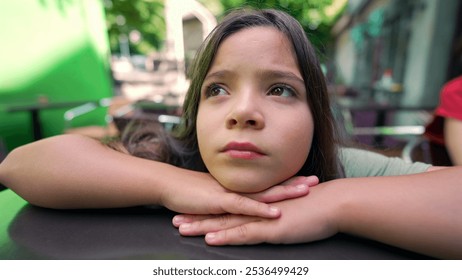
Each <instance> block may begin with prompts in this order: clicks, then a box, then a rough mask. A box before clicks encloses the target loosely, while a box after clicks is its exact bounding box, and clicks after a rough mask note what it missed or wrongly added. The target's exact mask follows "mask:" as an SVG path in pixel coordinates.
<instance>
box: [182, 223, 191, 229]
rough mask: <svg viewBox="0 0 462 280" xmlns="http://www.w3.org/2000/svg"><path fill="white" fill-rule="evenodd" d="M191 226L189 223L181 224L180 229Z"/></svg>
mask: <svg viewBox="0 0 462 280" xmlns="http://www.w3.org/2000/svg"><path fill="white" fill-rule="evenodd" d="M190 227H191V224H181V225H180V229H181V230H188V229H189V228H190Z"/></svg>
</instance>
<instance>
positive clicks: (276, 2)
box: [220, 0, 346, 52]
mask: <svg viewBox="0 0 462 280" xmlns="http://www.w3.org/2000/svg"><path fill="white" fill-rule="evenodd" d="M220 2H221V4H222V6H223V9H224V11H228V10H231V9H235V8H238V7H255V8H275V9H279V10H283V11H285V12H287V13H288V14H290V15H292V16H293V17H294V18H296V19H297V20H298V21H299V22H300V24H301V25H302V26H303V29H304V30H305V32H306V34H307V35H308V38H309V39H310V41H311V42H312V43H313V45H314V46H315V47H316V48H317V50H318V51H319V52H325V48H326V46H327V45H328V44H329V43H330V42H331V40H332V37H331V35H330V31H331V29H332V26H333V24H334V23H335V20H336V19H337V18H338V17H339V16H340V15H341V12H343V10H344V8H345V3H346V1H340V2H343V4H342V5H341V7H340V8H338V9H336V10H334V12H332V10H331V9H329V7H331V5H332V4H333V2H335V1H334V0H221V1H220Z"/></svg>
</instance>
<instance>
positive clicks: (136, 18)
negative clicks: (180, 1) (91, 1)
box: [104, 0, 166, 54]
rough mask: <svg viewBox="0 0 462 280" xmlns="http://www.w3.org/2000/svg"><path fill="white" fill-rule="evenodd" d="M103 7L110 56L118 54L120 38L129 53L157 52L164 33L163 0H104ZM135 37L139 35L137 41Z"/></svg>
mask: <svg viewBox="0 0 462 280" xmlns="http://www.w3.org/2000/svg"><path fill="white" fill-rule="evenodd" d="M104 7H105V11H106V21H107V28H108V35H109V42H110V46H111V51H112V52H113V53H120V39H123V38H124V37H125V38H128V39H129V42H130V51H131V52H132V53H142V54H146V53H149V52H150V51H153V50H156V49H159V48H161V46H162V44H163V42H164V38H165V30H166V28H165V16H164V0H104ZM138 32H139V33H138ZM137 33H138V34H140V35H141V37H140V39H139V41H137V40H136V39H137V38H136V36H137Z"/></svg>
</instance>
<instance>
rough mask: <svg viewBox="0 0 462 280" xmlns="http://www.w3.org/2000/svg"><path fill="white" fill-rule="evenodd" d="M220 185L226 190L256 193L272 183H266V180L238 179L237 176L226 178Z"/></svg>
mask: <svg viewBox="0 0 462 280" xmlns="http://www.w3.org/2000/svg"><path fill="white" fill-rule="evenodd" d="M221 185H222V186H223V187H224V188H226V189H227V190H230V191H233V192H239V193H257V192H261V191H264V190H266V189H268V188H270V187H271V186H273V185H274V184H268V183H267V182H261V181H260V182H250V181H240V180H239V179H238V178H234V179H230V180H226V181H225V182H222V183H221Z"/></svg>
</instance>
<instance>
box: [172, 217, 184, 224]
mask: <svg viewBox="0 0 462 280" xmlns="http://www.w3.org/2000/svg"><path fill="white" fill-rule="evenodd" d="M183 221H184V217H183V216H175V217H173V223H175V224H180V223H182V222H183Z"/></svg>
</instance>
